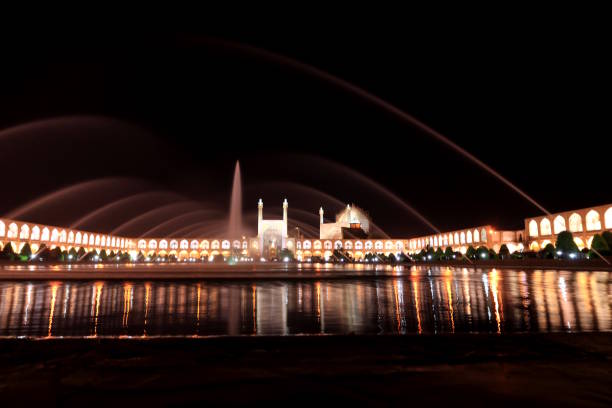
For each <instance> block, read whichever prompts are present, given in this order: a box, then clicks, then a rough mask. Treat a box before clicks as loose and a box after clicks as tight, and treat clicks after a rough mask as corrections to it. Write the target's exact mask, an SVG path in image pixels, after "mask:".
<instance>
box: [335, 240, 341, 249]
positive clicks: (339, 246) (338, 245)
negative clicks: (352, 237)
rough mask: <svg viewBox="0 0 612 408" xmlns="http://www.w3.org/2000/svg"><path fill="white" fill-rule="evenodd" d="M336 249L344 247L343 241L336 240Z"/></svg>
mask: <svg viewBox="0 0 612 408" xmlns="http://www.w3.org/2000/svg"><path fill="white" fill-rule="evenodd" d="M334 249H342V241H336V242H334Z"/></svg>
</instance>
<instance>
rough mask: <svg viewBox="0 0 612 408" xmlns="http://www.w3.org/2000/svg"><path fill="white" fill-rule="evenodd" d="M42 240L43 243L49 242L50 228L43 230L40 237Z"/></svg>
mask: <svg viewBox="0 0 612 408" xmlns="http://www.w3.org/2000/svg"><path fill="white" fill-rule="evenodd" d="M40 240H41V241H48V240H49V228H47V227H45V228H43V230H42V235H41V236H40Z"/></svg>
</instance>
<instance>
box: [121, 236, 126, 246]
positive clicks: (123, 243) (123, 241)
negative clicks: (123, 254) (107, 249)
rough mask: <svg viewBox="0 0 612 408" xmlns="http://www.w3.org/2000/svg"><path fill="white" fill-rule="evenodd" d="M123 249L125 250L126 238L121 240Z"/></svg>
mask: <svg viewBox="0 0 612 408" xmlns="http://www.w3.org/2000/svg"><path fill="white" fill-rule="evenodd" d="M121 248H125V238H121Z"/></svg>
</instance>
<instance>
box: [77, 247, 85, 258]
mask: <svg viewBox="0 0 612 408" xmlns="http://www.w3.org/2000/svg"><path fill="white" fill-rule="evenodd" d="M85 253H86V252H85V248H83V247H80V248H79V250H78V252H77V259H81V258H82V257H83V255H85Z"/></svg>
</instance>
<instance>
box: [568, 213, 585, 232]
mask: <svg viewBox="0 0 612 408" xmlns="http://www.w3.org/2000/svg"><path fill="white" fill-rule="evenodd" d="M569 230H570V232H582V217H581V216H580V214H578V213H573V214H572V215H570V217H569Z"/></svg>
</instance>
